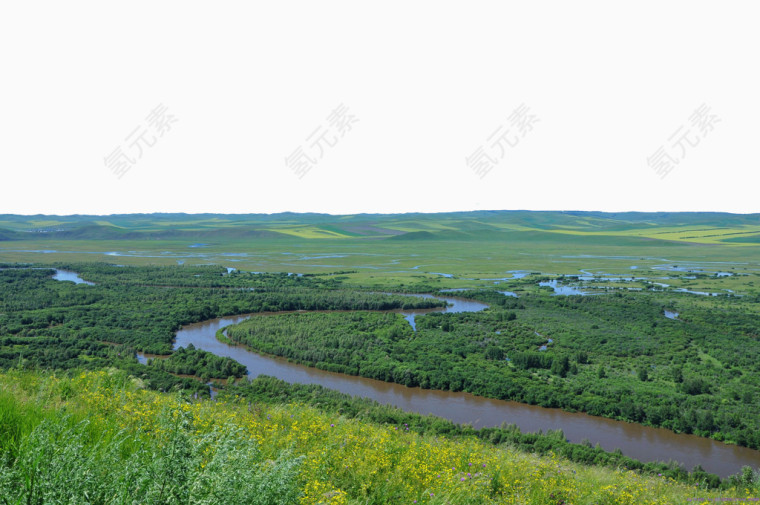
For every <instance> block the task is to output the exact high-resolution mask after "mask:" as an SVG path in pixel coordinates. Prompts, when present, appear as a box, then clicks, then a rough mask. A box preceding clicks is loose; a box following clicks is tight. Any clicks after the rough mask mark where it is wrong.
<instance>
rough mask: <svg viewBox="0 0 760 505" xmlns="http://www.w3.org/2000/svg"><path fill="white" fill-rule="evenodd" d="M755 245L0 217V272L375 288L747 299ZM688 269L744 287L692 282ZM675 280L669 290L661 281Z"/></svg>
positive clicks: (627, 220)
mask: <svg viewBox="0 0 760 505" xmlns="http://www.w3.org/2000/svg"><path fill="white" fill-rule="evenodd" d="M758 236H760V216H757V215H731V214H716V213H681V214H679V213H674V214H638V213H624V214H603V213H593V212H586V213H563V212H520V211H515V212H506V211H504V212H472V213H449V214H431V215H427V214H404V215H356V216H329V215H321V214H298V215H297V214H276V215H240V216H223V215H183V214H152V215H134V216H108V217H97V216H68V217H49V216H32V217H24V216H0V262H43V263H51V262H57V261H63V262H85V261H86V262H92V261H99V262H100V261H102V262H107V263H112V264H114V263H116V264H124V265H145V264H156V265H176V264H187V265H200V264H218V265H223V266H226V267H231V268H239V269H242V270H249V271H261V272H283V271H284V272H299V273H325V272H335V271H350V273H348V274H346V275H347V276H348V278H349V280H350V282H354V283H357V284H362V285H371V284H374V285H376V286H377V287H379V288H382V287H383V286H390V285H400V284H404V285H418V284H426V285H430V286H433V287H445V288H464V287H467V288H473V287H487V286H493V285H494V282H496V281H495V279H504V278H509V277H510V276H511V274H510V273H509V272H510V271H514V270H522V271H528V272H540V273H543V274H548V275H563V274H564V275H581V274H582V273H583V272H582V271H584V270H586V271H588V270H590V271H592V272H594V273H605V274H610V275H616V276H635V277H643V278H648V279H650V280H652V281H655V282H664V283H667V284H670V285H671V287H672V288H674V289H677V288H687V289H690V290H694V291H711V292H712V291H721V290H732V291H735V292H742V293H747V292H753V291H754V290H755V289H756V287H755V286H754V277H755V276H757V274H758V273H760V243H759V242H758V241H757V240H756V237H758ZM753 237H754V238H753ZM673 266H679V267H680V270H681V274H680V275H679V270H678V269H676V270H672V269H671V267H673ZM689 270H692V271H696V272H703V273H708V274H709V273H713V274H714V272H718V271H721V272H728V273H734V274H747V277H739V276H724V277H714V275H713V276H712V277H713V278H709V277H710V276H702V277H700V278H698V279H688V278H685V277H689V275H686V274H685V273H684V272H683V271H689ZM440 274H446V276H443V275H440ZM670 274H675V275H676V277H677V278H676V279H673V282H668V280H663V279H662V278H663V277H669V276H671V275H670ZM630 287H642V285H641V284H631V285H630Z"/></svg>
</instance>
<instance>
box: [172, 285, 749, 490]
mask: <svg viewBox="0 0 760 505" xmlns="http://www.w3.org/2000/svg"><path fill="white" fill-rule="evenodd" d="M446 300H447V301H449V302H454V303H455V304H456V303H457V300H456V299H451V298H446ZM468 303H473V302H468ZM479 305H481V306H482V304H479ZM455 307H456V308H458V309H463V308H464V307H466V305H460V306H459V307H457V306H456V305H454V307H449V308H448V310H449V311H453V310H455ZM469 308H471V309H474V310H480V308H474V307H472V306H471V307H469ZM481 308H482V307H481ZM418 312H421V311H418ZM250 317H266V315H254V316H251V315H246V316H237V317H225V318H219V319H212V320H209V321H205V322H202V323H197V324H191V325H187V326H184V327H183V328H182V329H181V330H180V331H179V332H177V338H176V342H175V348H178V347H187V346H188V345H189V344H193V345H194V346H195V347H198V348H200V349H204V350H206V351H209V352H213V353H214V354H217V355H219V356H226V357H230V358H233V359H235V360H236V361H238V362H240V363H242V364H243V365H245V366H246V367H248V371H249V374H250V376H251V377H255V376H258V375H260V374H264V375H270V376H273V377H277V378H279V379H282V380H285V381H287V382H291V383H301V384H321V385H322V386H324V387H327V388H330V389H335V390H338V391H341V392H343V393H348V394H351V395H356V396H363V397H367V398H372V399H374V400H377V401H378V402H380V403H384V404H391V405H395V406H397V407H400V408H402V409H404V410H408V411H413V412H418V413H420V414H433V415H436V416H439V417H443V418H446V419H450V420H452V421H454V422H457V423H469V424H471V425H473V426H474V427H476V428H479V427H485V426H499V425H501V424H502V423H514V424H516V425H517V426H519V427H520V429H521V430H523V431H525V432H535V431H538V430H544V431H546V430H550V429H562V430H563V431H564V433H565V436H566V437H567V438H568V439H569V440H570V441H571V442H576V443H577V442H580V441H582V440H583V439H588V440H590V441H591V443H592V444H596V443H599V444H600V445H601V446H602V447H603V448H604V449H606V450H609V451H612V450H614V449H617V448H619V449H621V450H622V451H623V454H625V455H627V456H630V457H633V458H636V459H639V460H641V461H656V460H659V461H668V460H675V461H678V462H680V463H683V464H684V466H685V467H686V468H688V469H691V468H693V467H694V466H695V465H698V464H700V465H702V467H703V468H704V469H705V470H707V471H708V472H712V473H716V474H718V475H720V476H722V477H725V476H728V475H731V474H735V473H737V472H739V470H740V469H741V467H742V466H744V465H750V466H753V467H758V466H760V451H754V450H751V449H746V448H742V447H736V446H731V445H726V444H722V443H720V442H716V441H714V440H710V439H706V438H701V437H696V436H693V435H682V434H680V435H679V434H675V433H673V432H671V431H669V430H665V429H659V428H648V427H645V426H641V425H637V424H632V423H624V422H620V421H613V420H610V419H605V418H601V417H594V416H589V415H586V414H579V413H574V414H573V413H568V412H564V411H562V410H559V409H546V408H542V407H537V406H532V405H525V404H521V403H516V402H510V401H502V400H492V399H488V398H482V397H478V396H474V395H471V394H469V393H452V392H448V391H432V390H425V389H420V388H408V387H405V386H401V385H398V384H390V383H386V382H382V381H376V380H372V379H365V378H362V377H354V376H350V375H344V374H338V373H332V372H326V371H323V370H318V369H315V368H309V367H306V366H302V365H297V364H294V363H288V362H287V361H286V360H284V359H281V358H272V357H265V356H260V355H258V354H256V353H254V352H251V351H249V350H247V349H245V348H244V347H242V346H231V345H227V344H223V343H221V342H219V341H218V340H217V339H216V336H215V335H216V331H217V330H218V329H220V328H224V327H225V326H229V325H231V324H236V323H239V322H240V321H243V320H245V319H248V318H250Z"/></svg>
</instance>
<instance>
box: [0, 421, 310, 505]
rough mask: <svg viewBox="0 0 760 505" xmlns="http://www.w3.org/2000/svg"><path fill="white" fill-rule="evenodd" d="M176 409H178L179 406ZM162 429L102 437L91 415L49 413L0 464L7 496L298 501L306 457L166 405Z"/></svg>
mask: <svg viewBox="0 0 760 505" xmlns="http://www.w3.org/2000/svg"><path fill="white" fill-rule="evenodd" d="M176 412H177V411H174V413H175V414H176ZM158 425H159V428H160V429H159V433H161V434H160V435H159V437H158V438H157V439H151V437H149V436H146V435H140V434H132V433H127V432H123V433H119V434H116V435H115V436H114V437H112V438H105V439H100V438H99V437H98V435H97V433H98V431H97V428H95V427H93V426H91V425H90V423H89V422H87V421H84V422H78V423H75V422H74V421H73V420H72V419H71V418H70V417H61V418H58V419H49V420H45V421H43V422H41V423H40V424H39V425H37V426H36V427H35V428H34V429H33V430H32V431H31V433H29V434H28V435H27V436H25V437H23V439H22V440H21V443H20V449H19V451H18V456H17V457H16V458H10V459H9V458H7V457H6V460H5V461H4V464H2V465H0V496H1V497H2V498H3V500H4V503H7V504H9V503H29V504H48V503H100V504H126V503H137V502H139V503H145V504H155V505H164V504H199V505H200V504H209V505H211V504H230V505H233V504H239V503H250V504H283V505H285V504H292V503H293V502H294V500H296V499H297V497H298V495H299V492H300V491H299V486H300V483H299V482H298V479H297V470H298V466H299V462H300V458H295V457H292V456H290V455H288V454H287V453H283V454H282V455H281V457H280V459H278V460H277V461H275V462H271V463H270V462H267V461H264V460H263V459H262V457H261V456H260V453H259V451H258V449H257V448H256V445H255V444H251V443H248V442H246V440H245V439H246V437H244V436H243V434H242V433H241V432H240V431H239V430H234V429H230V428H229V427H221V428H219V429H217V430H215V431H212V432H210V433H206V434H196V433H194V432H193V431H192V430H191V429H190V427H189V423H188V421H187V419H185V418H183V417H182V416H177V415H171V413H169V412H166V413H164V415H162V417H161V418H160V420H159V423H158Z"/></svg>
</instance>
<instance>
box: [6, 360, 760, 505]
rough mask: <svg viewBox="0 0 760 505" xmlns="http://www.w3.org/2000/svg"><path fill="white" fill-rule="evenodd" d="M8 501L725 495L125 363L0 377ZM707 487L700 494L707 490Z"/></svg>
mask: <svg viewBox="0 0 760 505" xmlns="http://www.w3.org/2000/svg"><path fill="white" fill-rule="evenodd" d="M0 455H1V457H2V464H1V465H0V503H4V504H11V503H13V504H16V503H39V504H43V503H156V504H158V503H161V504H164V503H188V504H189V503H193V504H195V503H198V504H200V503H283V504H284V503H299V504H320V503H321V504H385V503H401V504H404V503H410V504H411V503H430V504H443V503H452V504H455V503H456V504H459V503H467V504H470V503H472V504H485V503H529V504H570V503H572V504H586V503H588V504H592V503H595V504H629V503H630V504H633V503H636V504H638V503H662V504H671V503H700V502H701V501H702V500H704V501H708V500H709V501H716V500H717V499H721V498H724V499H725V498H733V499H734V500H732V501H733V502H734V503H737V502H740V501H742V500H746V499H751V498H753V497H757V496H759V494H758V490H756V489H755V490H738V489H735V490H731V491H729V492H726V493H723V494H717V493H714V492H708V491H705V490H701V489H699V488H697V487H694V486H687V485H684V484H678V483H675V482H674V481H672V480H670V479H666V478H658V477H644V476H640V475H637V474H634V473H632V472H623V471H614V470H610V469H604V468H594V467H584V466H582V465H578V464H574V463H570V462H568V461H566V460H563V459H560V458H557V457H537V456H534V455H530V454H526V453H521V452H517V451H514V450H512V449H510V448H508V447H504V448H495V447H493V446H490V445H488V444H484V443H482V442H480V441H478V440H476V439H474V438H472V439H457V440H450V439H446V438H441V437H429V436H421V435H418V434H415V433H412V432H409V431H408V430H407V429H406V428H404V427H403V426H401V427H388V426H378V425H372V424H368V423H362V422H359V421H356V420H348V419H345V418H341V417H338V416H335V415H328V414H325V413H322V412H319V411H317V410H315V409H313V408H310V407H305V406H300V405H280V406H274V407H272V406H265V405H251V404H248V403H247V402H244V401H237V402H236V401H232V402H227V403H222V402H213V401H192V400H188V399H182V398H180V397H178V396H175V395H167V394H159V393H155V392H151V391H147V390H144V389H142V388H140V384H139V382H137V381H135V380H133V379H130V378H128V377H127V376H126V375H124V374H123V373H119V372H113V373H109V372H88V373H82V374H80V375H78V376H76V377H74V378H61V377H56V376H53V375H40V374H35V373H29V372H16V371H11V372H7V373H4V374H0ZM697 498H699V499H701V500H700V501H697Z"/></svg>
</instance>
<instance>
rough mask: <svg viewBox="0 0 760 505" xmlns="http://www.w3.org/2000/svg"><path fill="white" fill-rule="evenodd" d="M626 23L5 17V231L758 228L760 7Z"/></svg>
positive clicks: (27, 5)
mask: <svg viewBox="0 0 760 505" xmlns="http://www.w3.org/2000/svg"><path fill="white" fill-rule="evenodd" d="M622 5H623V2H611V1H609V0H606V1H582V0H579V1H573V2H568V1H554V2H551V1H536V2H504V1H493V2H487V1H474V2H458V3H455V2H449V1H440V0H439V1H427V2H423V1H416V2H415V1H412V2H410V1H383V2H374V3H371V4H370V3H368V2H357V1H345V2H336V1H325V2H322V1H320V2H314V1H311V2H306V1H304V2H256V3H254V2H232V1H228V2H197V1H187V0H183V1H161V2H156V1H133V0H131V1H129V2H120V3H118V4H117V3H116V2H104V1H102V0H101V1H92V2H82V1H69V2H58V1H56V2H53V1H50V2H35V1H26V2H4V3H3V4H2V6H1V7H0V170H1V172H0V190H1V191H0V195H1V196H0V213H19V214H34V213H47V214H70V213H91V214H110V213H129V212H173V211H176V212H224V213H247V212H280V211H298V212H307V211H314V212H329V213H355V212H407V211H424V212H438V211H449V210H475V209H536V210H539V209H544V210H551V209H579V210H606V211H623V210H641V211H654V210H670V211H676V210H720V211H729V212H760V198H758V196H757V195H758V192H757V188H758V182H760V175H759V173H758V168H760V163H758V161H759V157H760V155H759V154H758V149H757V145H758V144H757V139H758V132H759V131H760V126H759V123H758V119H759V118H760V114H759V113H760V94H759V93H758V90H759V89H760V71H759V70H758V68H759V67H758V59H757V58H758V56H757V55H758V48H760V30H758V27H757V20H758V19H759V18H758V14H760V4H758V3H757V2H756V1H745V2H740V1H730V0H729V1H723V2H705V1H694V0H690V1H665V2H663V1H662V0H660V1H638V2H627V3H626V4H625V6H622ZM703 103H704V104H706V105H707V106H709V107H710V108H711V110H710V111H709V114H708V116H706V117H707V118H708V121H707V122H705V123H703V124H702V128H704V130H700V126H699V125H698V124H697V123H692V122H691V121H690V118H691V116H692V114H693V113H694V111H695V110H696V109H698V108H699V107H700V105H702V104H703ZM159 104H163V105H165V106H166V107H167V111H166V112H167V113H168V114H171V115H173V116H174V119H175V120H176V121H175V122H173V123H171V124H170V127H171V129H170V130H168V131H165V132H164V135H163V136H159V135H155V134H154V133H153V130H152V129H153V128H157V125H151V124H149V123H148V121H147V120H146V117H147V116H148V114H149V113H150V112H151V111H152V110H154V109H155V108H156V106H158V105H159ZM339 104H344V105H345V106H347V107H348V114H353V115H354V116H355V118H356V119H358V121H356V122H353V123H350V126H351V129H350V130H348V131H345V132H344V135H343V136H342V137H341V136H340V134H339V133H337V130H336V128H337V126H335V125H330V123H329V122H328V120H327V116H328V115H329V114H330V113H331V111H333V110H334V109H335V108H336V107H337V106H338V105H339ZM521 104H525V106H527V107H528V108H529V109H528V112H529V114H532V115H534V116H535V118H537V120H538V121H537V122H534V123H532V129H531V130H526V131H525V132H524V136H518V137H515V136H514V135H515V133H517V132H518V130H516V129H515V127H513V126H511V123H510V121H509V117H510V114H511V113H512V111H514V110H515V109H516V108H518V106H520V105H521ZM710 115H715V116H714V117H713V119H712V121H713V122H710V121H709V117H710ZM500 126H501V127H502V129H501V130H499V133H505V132H506V130H507V129H508V128H511V129H510V131H509V135H508V136H507V137H506V138H507V139H508V140H510V142H511V143H512V144H515V145H514V147H511V146H509V145H506V144H502V145H503V146H504V150H503V153H502V151H501V150H500V149H499V147H498V146H497V145H495V144H494V142H495V138H496V137H494V138H492V139H491V140H490V141H489V136H491V135H492V134H493V133H494V132H495V131H496V130H497V128H499V127H500ZM680 127H682V128H681V129H680V130H679V128H680ZM146 128H147V129H148V132H147V133H146V134H145V136H143V137H140V135H141V134H142V132H143V131H144V129H146ZM317 128H321V129H320V130H318V131H317V134H316V135H315V136H314V137H312V138H311V139H310V140H308V141H307V136H309V135H310V134H311V133H312V132H314V131H315V129H317ZM136 129H137V130H136ZM135 130H136V133H135V134H134V135H133V136H132V137H130V138H127V137H128V136H129V135H130V134H131V133H132V132H133V131H135ZM322 132H324V133H325V134H326V137H324V142H327V141H329V142H330V143H331V144H333V145H332V146H329V145H327V144H326V143H323V142H318V143H317V144H314V142H315V139H317V138H318V137H319V134H320V133H322ZM674 133H676V136H675V137H673V138H672V139H670V138H671V136H672V135H673V134H674ZM336 134H337V137H334V135H336ZM681 134H686V135H687V136H686V138H685V139H684V140H682V142H681V144H680V145H681V146H683V148H681V147H679V145H678V143H677V142H678V139H679V138H680V135H681ZM154 137H155V139H154ZM497 137H498V135H497ZM140 139H142V143H141V140H140ZM135 140H136V145H134V144H135ZM689 142H691V144H690V143H689ZM148 144H152V146H149V145H148ZM136 146H139V147H141V148H142V150H143V152H142V157H141V158H139V159H138V155H139V154H140V153H139V149H138V147H136ZM299 146H301V147H302V148H303V150H304V153H306V154H307V155H310V156H311V157H312V158H313V159H316V164H315V165H314V166H313V168H312V169H311V170H310V171H309V172H308V173H306V175H305V176H304V177H302V178H298V177H297V176H296V175H295V174H294V173H293V172H292V171H291V169H290V168H288V166H287V165H286V163H285V157H286V156H288V155H290V154H292V153H293V152H294V151H295V150H296V148H298V147H299ZM319 146H321V147H322V148H323V152H322V153H320V151H319ZM480 146H483V148H484V149H483V152H485V153H486V154H488V155H490V156H491V158H492V159H493V160H494V161H495V164H494V165H493V168H492V169H491V170H490V172H488V173H487V174H486V175H485V176H484V177H482V178H481V177H479V176H478V175H476V174H475V173H474V171H473V169H472V168H470V167H468V166H467V164H466V162H465V157H467V156H470V155H471V154H473V153H474V152H475V151H476V149H477V148H478V147H480ZM661 146H662V147H663V148H664V152H665V153H666V154H669V155H670V156H672V157H673V159H676V160H678V161H679V163H678V165H677V166H675V168H674V169H673V170H672V171H671V172H670V173H669V174H668V175H667V176H666V177H665V178H664V179H661V178H660V177H659V176H658V175H657V174H656V173H655V171H654V169H653V168H651V167H650V166H649V165H648V164H647V158H648V157H650V156H652V155H653V154H654V153H655V151H657V149H658V148H659V147H661ZM119 147H121V149H122V151H123V152H124V153H125V154H126V155H127V156H129V157H131V158H132V159H133V161H134V162H135V163H134V164H133V165H132V166H131V168H130V169H129V171H127V172H126V173H125V174H124V175H123V177H121V178H118V177H117V176H116V175H114V173H112V172H111V169H110V168H109V167H108V166H106V163H105V160H104V158H105V157H106V156H108V155H110V154H111V153H112V152H114V151H115V150H116V149H117V148H119ZM320 154H321V155H322V157H321V159H320Z"/></svg>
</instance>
